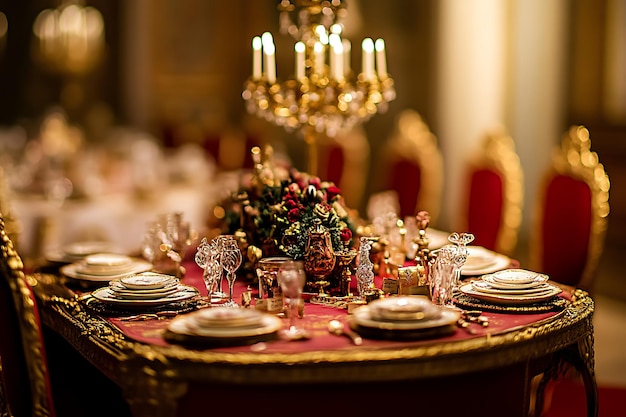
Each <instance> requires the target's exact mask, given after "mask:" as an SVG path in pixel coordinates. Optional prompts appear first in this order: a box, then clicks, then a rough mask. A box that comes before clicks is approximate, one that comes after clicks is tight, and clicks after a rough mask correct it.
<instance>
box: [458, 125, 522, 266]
mask: <svg viewBox="0 0 626 417" xmlns="http://www.w3.org/2000/svg"><path fill="white" fill-rule="evenodd" d="M465 181H466V186H465V188H464V190H465V198H464V200H463V206H462V209H461V214H460V219H459V223H460V228H459V230H466V231H469V232H470V233H473V234H474V236H475V240H474V242H473V244H474V245H478V246H483V247H485V248H487V249H491V250H493V251H496V252H499V253H504V254H507V255H510V254H511V253H512V252H513V250H514V249H515V246H516V244H517V237H518V233H519V229H520V225H521V222H522V205H523V198H524V175H523V172H522V167H521V164H520V160H519V157H518V155H517V153H516V151H515V143H514V142H513V139H512V138H511V137H510V136H509V135H508V134H507V133H506V131H505V129H503V128H497V129H494V130H493V131H490V132H488V133H487V134H486V135H485V136H484V139H483V140H482V143H481V145H480V148H479V149H478V150H477V151H476V152H475V153H474V154H473V155H472V157H471V158H470V159H469V160H468V163H467V168H466V177H465Z"/></svg>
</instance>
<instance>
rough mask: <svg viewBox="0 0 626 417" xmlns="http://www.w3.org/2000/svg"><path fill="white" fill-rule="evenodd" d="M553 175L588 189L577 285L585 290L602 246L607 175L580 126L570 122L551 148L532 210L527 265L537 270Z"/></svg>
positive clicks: (605, 226)
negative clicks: (587, 233)
mask: <svg viewBox="0 0 626 417" xmlns="http://www.w3.org/2000/svg"><path fill="white" fill-rule="evenodd" d="M554 175H565V176H569V177H572V178H574V179H578V180H580V181H583V182H585V183H586V184H587V186H588V187H589V189H590V190H591V216H592V219H591V231H590V236H589V246H588V251H587V261H586V263H585V268H584V271H583V273H582V276H581V280H580V282H579V283H578V284H577V285H576V286H577V287H579V288H582V289H586V290H589V289H590V288H591V286H592V284H593V281H594V278H595V273H596V270H597V267H598V262H599V260H600V256H601V255H602V250H603V248H604V237H605V234H606V229H607V225H608V215H609V212H610V207H609V189H610V186H611V184H610V181H609V177H608V175H607V174H606V172H605V170H604V166H603V165H602V164H601V163H600V160H599V158H598V154H597V153H596V152H593V151H591V139H590V136H589V130H588V129H587V128H586V127H584V126H582V125H578V126H571V127H570V128H569V130H568V131H567V132H566V133H565V134H564V135H563V137H562V139H561V144H560V147H557V148H556V149H555V152H554V154H553V157H552V165H551V167H550V169H549V170H548V171H547V172H546V174H545V175H544V178H543V186H542V187H541V188H540V189H541V190H542V193H541V194H540V196H539V198H538V200H537V204H536V206H535V211H534V213H533V214H534V222H533V234H532V235H531V239H530V243H531V246H530V259H529V261H530V266H531V268H534V269H536V270H540V268H541V265H542V263H543V261H542V254H543V252H544V248H543V243H542V242H543V235H542V228H541V223H542V219H543V215H544V205H545V199H546V194H545V189H546V186H547V184H548V181H549V180H550V179H551V178H552V177H553V176H554Z"/></svg>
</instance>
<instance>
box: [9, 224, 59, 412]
mask: <svg viewBox="0 0 626 417" xmlns="http://www.w3.org/2000/svg"><path fill="white" fill-rule="evenodd" d="M0 253H1V255H2V259H1V261H0V274H1V275H2V278H1V279H4V280H6V281H7V282H8V286H9V288H10V289H11V293H12V296H13V301H14V304H15V308H16V310H17V317H18V320H19V327H20V331H21V335H22V340H21V341H20V343H21V348H22V349H23V351H24V356H25V359H26V366H27V368H28V369H27V371H28V377H29V381H30V391H31V399H30V400H31V406H32V415H33V416H49V415H50V413H51V407H52V404H51V403H50V398H49V397H48V389H49V387H48V379H47V372H48V367H47V364H46V361H45V359H44V347H43V342H42V338H41V328H40V322H39V318H38V317H37V315H36V313H35V304H34V301H33V298H32V292H31V289H30V287H29V286H28V284H27V281H26V278H25V276H24V271H23V268H24V266H23V264H22V260H21V258H20V257H19V255H18V254H17V251H16V250H15V248H14V247H13V242H12V241H11V239H10V238H9V236H8V235H7V233H6V231H5V222H4V218H3V217H2V215H1V214H0ZM3 337H8V335H4V336H3Z"/></svg>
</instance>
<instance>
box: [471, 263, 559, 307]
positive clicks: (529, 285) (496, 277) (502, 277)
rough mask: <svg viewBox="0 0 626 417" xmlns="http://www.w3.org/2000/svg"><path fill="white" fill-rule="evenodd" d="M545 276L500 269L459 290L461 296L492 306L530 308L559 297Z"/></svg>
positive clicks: (530, 272)
mask: <svg viewBox="0 0 626 417" xmlns="http://www.w3.org/2000/svg"><path fill="white" fill-rule="evenodd" d="M548 278H549V277H548V276H547V275H545V274H540V273H538V272H533V271H528V270H525V269H504V270H502V271H498V272H494V273H492V274H487V275H483V276H482V277H481V278H480V279H477V280H474V281H472V282H470V283H469V284H465V285H463V286H461V288H460V290H461V292H462V293H463V294H465V295H468V296H471V297H474V298H478V299H480V300H483V301H487V302H490V303H493V304H502V305H514V304H533V303H538V302H542V301H546V300H549V299H551V298H553V297H555V296H557V295H559V294H560V293H561V291H562V290H561V289H560V288H559V287H557V286H556V285H552V284H550V283H548Z"/></svg>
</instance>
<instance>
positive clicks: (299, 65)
mask: <svg viewBox="0 0 626 417" xmlns="http://www.w3.org/2000/svg"><path fill="white" fill-rule="evenodd" d="M295 49H296V79H297V80H300V79H302V78H304V49H305V47H304V42H296V47H295Z"/></svg>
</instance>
